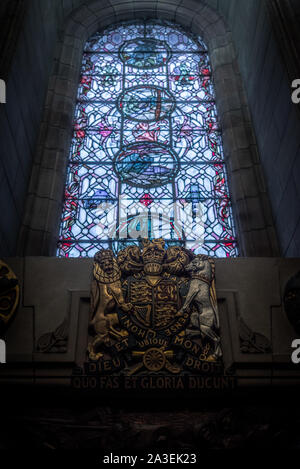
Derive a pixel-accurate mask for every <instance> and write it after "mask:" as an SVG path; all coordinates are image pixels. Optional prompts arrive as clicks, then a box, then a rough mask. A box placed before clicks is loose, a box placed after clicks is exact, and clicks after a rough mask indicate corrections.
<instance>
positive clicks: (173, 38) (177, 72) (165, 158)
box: [57, 21, 238, 257]
mask: <svg viewBox="0 0 300 469" xmlns="http://www.w3.org/2000/svg"><path fill="white" fill-rule="evenodd" d="M226 179H227V178H226V169H225V165H224V161H223V153H222V138H221V132H220V128H219V125H218V117H217V111H216V105H215V95H214V88H213V81H212V73H211V67H210V62H209V56H208V53H207V49H206V46H205V44H204V43H203V41H202V40H201V38H198V37H194V36H192V35H190V34H187V33H186V32H185V31H184V30H183V29H182V28H181V27H177V26H176V27H175V26H174V25H172V24H171V23H168V22H153V21H145V22H143V21H137V22H133V23H128V24H127V23H123V24H121V25H117V26H115V27H110V28H108V29H107V30H105V31H104V32H103V33H96V34H95V35H94V36H92V37H91V38H90V39H89V41H88V42H87V43H86V45H85V49H84V53H83V60H82V68H81V77H80V83H79V87H78V96H77V104H76V109H75V118H74V130H73V137H72V143H71V149H70V160H69V165H68V171H67V182H66V188H65V198H64V208H63V217H62V223H61V230H60V236H59V242H58V251H57V254H58V256H60V257H85V256H93V255H94V254H95V252H96V251H97V250H99V249H101V248H111V249H113V250H114V251H115V252H116V251H118V250H119V249H122V248H124V247H125V246H127V245H128V244H136V243H138V238H139V236H142V237H145V235H146V236H149V237H160V236H162V237H164V238H165V240H166V242H167V244H169V245H172V244H181V245H184V246H186V247H188V248H191V249H193V250H194V251H195V253H197V254H198V253H205V254H208V255H210V256H216V257H234V256H237V255H238V249H237V241H236V236H235V231H234V226H233V219H232V211H231V203H230V198H229V194H228V186H227V180H226Z"/></svg>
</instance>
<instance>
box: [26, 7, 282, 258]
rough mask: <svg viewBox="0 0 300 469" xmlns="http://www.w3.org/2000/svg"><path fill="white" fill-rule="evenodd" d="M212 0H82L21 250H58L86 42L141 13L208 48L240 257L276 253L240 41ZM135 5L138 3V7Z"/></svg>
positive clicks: (70, 30)
mask: <svg viewBox="0 0 300 469" xmlns="http://www.w3.org/2000/svg"><path fill="white" fill-rule="evenodd" d="M209 1H210V0H202V1H201V2H197V1H196V0H186V1H184V2H183V1H182V0H162V1H161V0H158V1H157V2H156V3H155V4H153V2H149V1H139V2H137V3H136V4H134V3H132V2H131V3H129V2H125V1H122V0H110V1H108V0H97V1H93V2H91V3H87V2H85V4H83V5H81V6H80V7H79V8H77V9H76V10H74V11H73V12H72V13H71V14H70V16H69V17H68V18H67V20H66V23H65V27H64V31H63V35H62V39H61V42H60V43H59V44H58V45H57V46H58V47H57V50H58V53H57V59H56V61H55V66H54V70H53V74H52V76H51V78H50V81H49V87H48V93H47V98H46V103H45V110H44V116H43V121H42V123H41V129H40V136H39V141H38V145H37V152H36V158H35V161H34V165H33V170H32V176H31V181H30V187H29V194H28V198H27V203H26V209H25V214H24V221H23V225H22V228H21V233H20V242H19V254H21V255H46V256H49V255H50V256H51V255H55V249H56V242H57V236H58V231H59V223H60V217H61V212H62V199H63V190H64V184H65V172H66V166H67V161H68V155H69V145H70V141H71V131H72V119H73V113H74V105H75V101H76V93H77V87H78V82H79V74H80V67H81V60H82V51H83V46H84V44H85V42H86V40H87V38H88V37H89V36H90V35H92V34H93V33H95V32H96V31H98V30H99V31H101V30H102V29H104V28H105V27H107V26H108V25H110V24H112V23H117V22H119V21H122V20H130V19H138V18H154V19H158V18H159V19H167V20H169V21H172V22H174V23H177V24H180V25H182V26H183V27H185V28H187V29H188V30H190V31H192V32H194V33H196V34H198V35H201V36H202V37H203V39H204V41H205V42H206V44H207V46H208V50H209V54H210V59H211V64H212V69H213V76H214V85H215V92H216V102H217V108H218V113H219V119H220V124H221V128H222V135H223V147H224V156H225V161H226V164H227V173H228V179H229V188H230V192H231V199H232V203H233V214H234V218H235V223H236V231H237V235H238V242H239V250H240V254H241V255H242V256H276V255H278V254H279V252H278V243H277V237H276V233H275V229H274V225H273V218H272V211H271V208H270V202H269V199H268V195H267V192H266V188H265V185H264V177H263V172H262V168H261V165H260V160H259V155H258V150H257V145H256V139H255V135H254V131H253V128H252V125H251V119H250V114H249V110H248V107H247V103H246V98H245V93H244V89H243V84H242V79H241V77H240V74H239V71H238V65H237V60H236V52H235V47H234V44H233V42H232V37H231V33H230V31H228V29H227V27H226V24H225V22H224V20H223V18H222V17H221V16H220V14H219V13H218V12H217V11H216V10H215V9H213V8H211V7H209V6H208V5H207V4H206V3H207V2H209ZM133 5H136V7H134V9H133Z"/></svg>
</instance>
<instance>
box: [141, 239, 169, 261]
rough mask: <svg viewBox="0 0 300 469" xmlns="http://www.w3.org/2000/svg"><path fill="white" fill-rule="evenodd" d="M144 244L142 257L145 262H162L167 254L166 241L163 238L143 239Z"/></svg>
mask: <svg viewBox="0 0 300 469" xmlns="http://www.w3.org/2000/svg"><path fill="white" fill-rule="evenodd" d="M142 246H143V250H142V258H143V261H144V264H147V263H150V262H151V263H152V262H153V263H159V264H162V262H163V258H164V256H165V242H164V240H163V239H162V238H159V239H154V240H153V241H150V240H149V239H143V240H142Z"/></svg>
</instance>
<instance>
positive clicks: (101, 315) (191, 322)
mask: <svg viewBox="0 0 300 469" xmlns="http://www.w3.org/2000/svg"><path fill="white" fill-rule="evenodd" d="M90 333H91V336H90V341H89V344H88V351H87V352H88V358H89V360H90V361H94V362H101V361H106V362H107V360H111V363H114V364H115V366H114V367H112V368H111V372H112V373H114V372H115V373H117V372H118V373H122V374H125V375H133V374H142V373H149V372H152V373H153V372H154V373H158V372H159V373H169V374H170V373H181V372H183V371H185V372H189V370H192V371H193V373H194V372H195V369H196V370H197V369H201V363H202V362H220V361H221V358H222V351H221V347H220V337H219V318H218V309H217V300H216V290H215V268H214V262H213V259H211V258H209V257H207V256H205V255H202V254H200V255H195V254H194V253H193V252H192V251H189V250H187V249H185V248H183V247H180V246H171V247H169V248H168V249H166V248H165V242H164V240H163V239H156V240H152V241H150V240H148V239H146V240H142V241H141V246H140V247H139V246H135V245H132V246H128V247H127V248H126V249H124V250H122V251H120V252H119V253H118V255H117V256H115V255H114V254H113V252H112V251H111V250H109V249H103V250H101V251H99V252H97V254H96V255H95V258H94V266H93V280H92V285H91V321H90Z"/></svg>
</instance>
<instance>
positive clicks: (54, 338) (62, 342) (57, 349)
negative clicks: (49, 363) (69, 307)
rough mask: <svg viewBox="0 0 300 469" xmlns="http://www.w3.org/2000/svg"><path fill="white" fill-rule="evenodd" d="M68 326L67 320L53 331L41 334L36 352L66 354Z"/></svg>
mask: <svg viewBox="0 0 300 469" xmlns="http://www.w3.org/2000/svg"><path fill="white" fill-rule="evenodd" d="M68 329H69V324H68V321H67V319H64V321H63V322H62V323H61V324H60V326H58V327H57V328H56V329H55V331H53V332H47V333H46V334H43V335H42V336H41V337H40V338H39V339H38V341H37V347H36V348H37V352H41V353H66V352H67V344H68Z"/></svg>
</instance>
